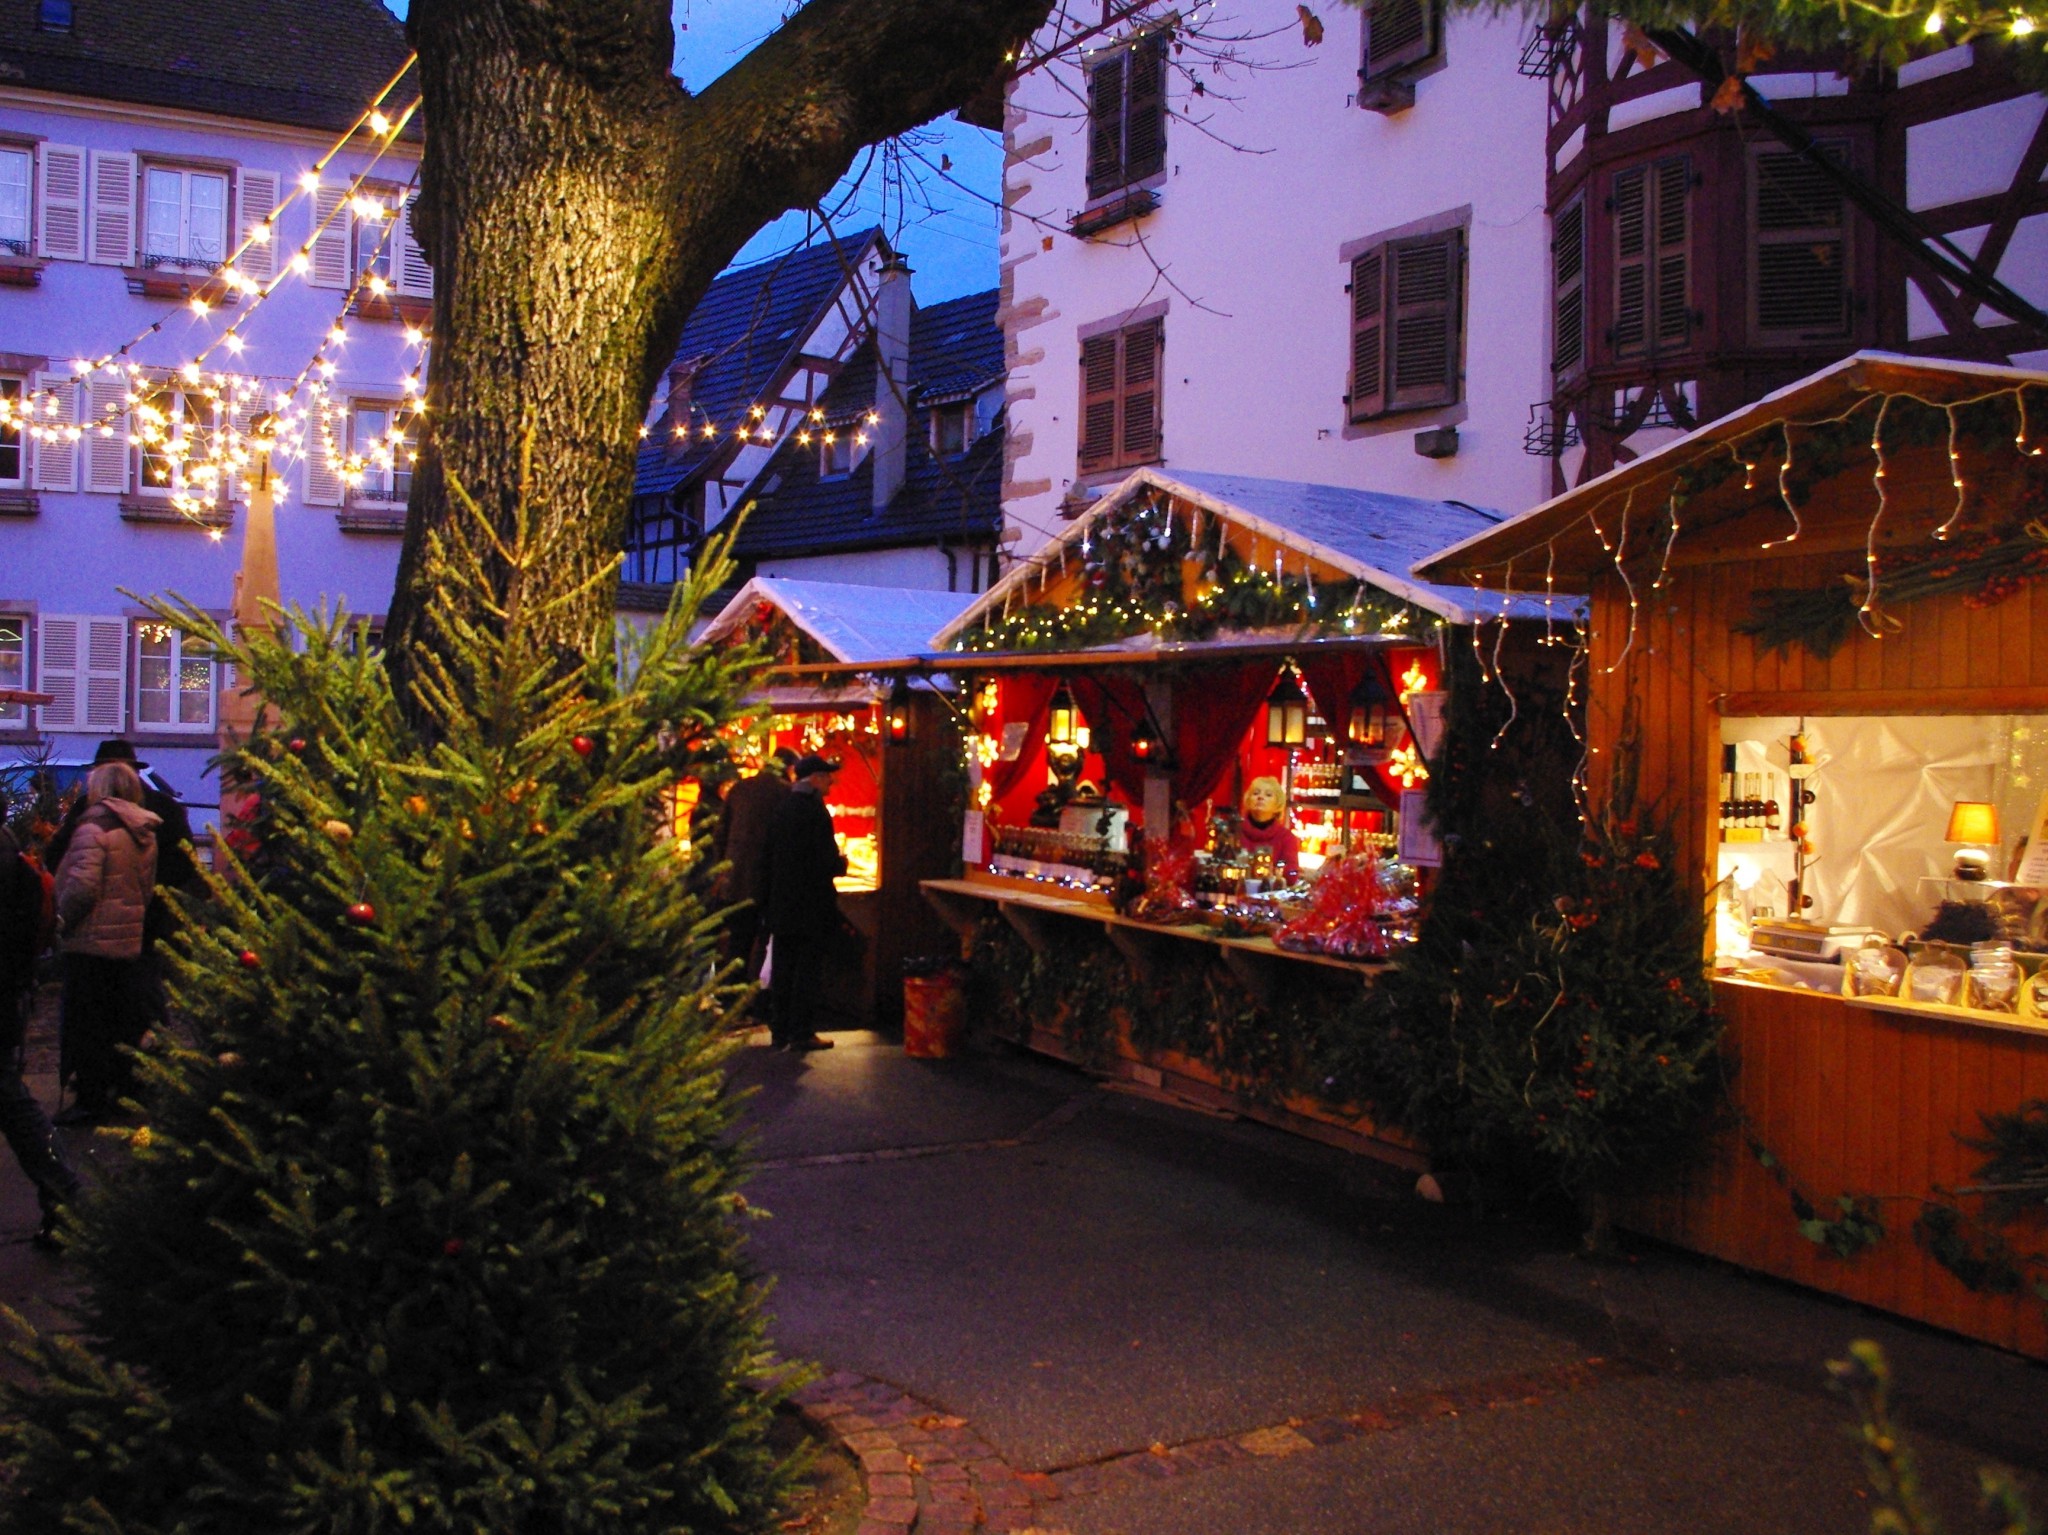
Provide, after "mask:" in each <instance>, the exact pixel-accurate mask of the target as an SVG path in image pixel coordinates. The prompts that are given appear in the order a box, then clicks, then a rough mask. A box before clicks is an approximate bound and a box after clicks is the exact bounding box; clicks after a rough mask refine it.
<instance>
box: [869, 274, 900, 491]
mask: <svg viewBox="0 0 2048 1535" xmlns="http://www.w3.org/2000/svg"><path fill="white" fill-rule="evenodd" d="M909 399H910V264H909V263H908V262H907V261H905V260H904V259H903V258H902V257H901V256H898V255H891V256H890V257H889V259H888V260H886V261H884V262H883V263H882V271H881V280H880V281H879V282H878V283H877V284H876V287H875V425H874V428H873V432H872V435H871V436H870V437H869V439H868V457H869V461H870V462H871V463H872V464H873V465H874V475H875V500H874V507H875V511H876V513H877V514H880V513H882V512H885V511H887V510H888V509H889V503H890V502H891V501H894V500H895V499H896V492H897V491H899V490H901V489H902V488H903V470H904V460H905V458H906V456H907V454H908V451H909V447H910V412H909V409H908V408H907V407H908V402H909Z"/></svg>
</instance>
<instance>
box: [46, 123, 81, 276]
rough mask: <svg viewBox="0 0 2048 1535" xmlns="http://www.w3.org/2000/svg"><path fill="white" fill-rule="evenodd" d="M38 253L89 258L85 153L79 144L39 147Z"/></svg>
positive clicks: (67, 258) (69, 258)
mask: <svg viewBox="0 0 2048 1535" xmlns="http://www.w3.org/2000/svg"><path fill="white" fill-rule="evenodd" d="M36 254H37V255H40V256H46V257H48V258H49V259H50V260H52V261H83V260H84V259H85V151H84V150H83V149H80V148H79V147H78V146H77V145H75V144H39V145H37V146H36Z"/></svg>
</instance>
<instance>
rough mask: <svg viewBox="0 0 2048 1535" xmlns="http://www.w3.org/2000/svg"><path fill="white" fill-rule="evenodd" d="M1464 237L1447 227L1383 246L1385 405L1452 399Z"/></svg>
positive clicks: (1420, 405)
mask: <svg viewBox="0 0 2048 1535" xmlns="http://www.w3.org/2000/svg"><path fill="white" fill-rule="evenodd" d="M1464 250H1465V241H1464V235H1463V232H1462V231H1459V230H1455V229H1454V230H1449V231H1447V232H1446V233H1444V234H1440V235H1428V236H1425V237H1423V238H1421V239H1415V240H1399V241H1396V242H1394V243H1393V244H1392V245H1390V246H1389V247H1388V248H1387V258H1388V262H1389V267H1390V271H1389V282H1388V289H1389V292H1388V299H1387V309H1388V320H1389V324H1388V327H1387V329H1388V342H1387V374H1388V379H1387V409H1389V410H1419V409H1421V408H1423V407H1425V406H1430V405H1448V404H1450V403H1451V402H1452V401H1454V400H1456V399H1457V398H1458V355H1459V351H1460V347H1459V340H1460V337H1459V329H1460V326H1459V321H1460V317H1461V313H1462V310H1463V307H1464V306H1463V303H1462V294H1461V292H1460V289H1461V287H1462V281H1461V280H1462V278H1463V276H1464V265H1465V261H1464Z"/></svg>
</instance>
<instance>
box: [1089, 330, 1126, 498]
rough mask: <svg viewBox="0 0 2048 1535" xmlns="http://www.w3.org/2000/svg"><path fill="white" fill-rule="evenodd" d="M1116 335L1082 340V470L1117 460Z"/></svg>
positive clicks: (1111, 333) (1110, 334) (1106, 465)
mask: <svg viewBox="0 0 2048 1535" xmlns="http://www.w3.org/2000/svg"><path fill="white" fill-rule="evenodd" d="M1117 361H1118V359H1117V336H1116V332H1114V331H1112V332H1110V333H1109V334H1108V335H1106V336H1090V337H1089V338H1088V339H1087V340H1086V341H1084V342H1082V343H1081V460H1080V462H1081V472H1082V473H1083V474H1086V473H1088V472H1089V471H1090V470H1092V469H1107V468H1109V467H1110V466H1111V465H1113V464H1114V463H1115V462H1116V426H1117V420H1116V418H1117Z"/></svg>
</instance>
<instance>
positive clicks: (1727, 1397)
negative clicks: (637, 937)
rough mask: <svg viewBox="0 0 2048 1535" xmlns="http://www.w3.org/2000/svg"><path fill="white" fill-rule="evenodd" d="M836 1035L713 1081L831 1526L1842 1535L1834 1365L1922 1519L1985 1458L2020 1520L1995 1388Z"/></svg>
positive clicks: (1095, 1106) (1765, 1285) (1632, 1272)
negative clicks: (726, 1080) (1884, 1391)
mask: <svg viewBox="0 0 2048 1535" xmlns="http://www.w3.org/2000/svg"><path fill="white" fill-rule="evenodd" d="M837 1041H838V1045H839V1048H838V1049H836V1050H833V1051H831V1052H828V1053H826V1054H822V1055H816V1056H811V1057H806V1058H792V1057H789V1056H785V1055H780V1054H771V1053H770V1052H768V1051H766V1050H760V1049H755V1050H749V1051H747V1052H745V1053H744V1055H743V1056H742V1058H741V1059H740V1061H739V1062H738V1064H737V1066H736V1068H735V1071H736V1075H737V1077H738V1078H739V1080H740V1081H741V1082H742V1083H743V1084H744V1085H745V1086H747V1087H748V1088H750V1089H751V1090H752V1092H753V1097H752V1100H751V1103H750V1107H749V1110H748V1116H749V1134H750V1138H751V1142H752V1149H753V1151H754V1155H755V1166H756V1175H755V1179H754V1183H753V1186H752V1189H751V1191H750V1198H752V1199H754V1200H755V1201H756V1202H757V1203H758V1204H760V1205H761V1206H763V1207H765V1209H766V1210H768V1211H769V1212H771V1215H772V1217H773V1218H771V1219H769V1220H767V1221H764V1222H763V1223H762V1224H761V1225H760V1226H759V1227H757V1228H755V1234H754V1236H753V1238H752V1241H753V1251H754V1254H755V1257H756V1260H757V1261H758V1262H759V1263H760V1264H761V1265H762V1267H763V1269H764V1270H765V1271H766V1272H767V1273H768V1274H769V1275H770V1276H772V1277H773V1279H774V1281H775V1285H776V1289H775V1292H774V1297H773V1301H772V1306H773V1309H774V1311H775V1313H776V1317H775V1327H774V1332H775V1337H776V1339H777V1342H778V1344H779V1345H780V1347H781V1348H782V1349H783V1350H784V1351H785V1352H786V1353H787V1354H789V1355H790V1356H793V1357H798V1358H806V1359H809V1360H812V1361H815V1362H816V1363H817V1364H818V1365H819V1367H820V1368H821V1369H823V1370H826V1371H829V1372H832V1373H828V1374H826V1375H825V1376H824V1378H823V1379H822V1380H820V1381H819V1382H818V1383H817V1384H815V1385H814V1386H812V1387H811V1388H809V1389H808V1390H807V1391H806V1392H805V1393H804V1395H803V1397H802V1401H803V1404H804V1405H805V1407H806V1409H807V1410H808V1411H809V1412H811V1413H812V1415H813V1416H814V1418H816V1419H817V1420H818V1421H819V1422H820V1423H822V1424H824V1425H826V1426H827V1427H828V1428H829V1429H830V1430H832V1431H834V1432H836V1433H838V1434H840V1435H841V1436H842V1437H843V1438H844V1439H845V1441H846V1443H847V1444H848V1446H849V1447H850V1448H851V1449H852V1450H853V1451H854V1453H855V1454H856V1455H857V1456H858V1457H859V1458H860V1461H861V1464H862V1466H863V1469H864V1471H865V1473H866V1475H867V1477H868V1489H869V1493H870V1500H871V1501H870V1504H869V1507H868V1512H867V1520H866V1523H865V1524H864V1525H863V1527H862V1535H912V1532H914V1535H952V1532H966V1531H971V1530H976V1529H980V1530H986V1531H992V1532H1015V1531H1033V1532H1040V1535H1050V1532H1062V1535H1211V1532H1213V1535H1268V1532H1270V1535H1295V1532H1302V1531H1332V1532H1347V1535H1348V1532H1353V1531H1357V1532H1372V1535H1405V1532H1410V1531H1413V1532H1416V1535H1448V1532H1463V1531H1471V1532H1474V1535H1478V1532H1488V1535H1493V1532H1499V1531H1533V1532H1540V1535H1562V1532H1571V1535H1593V1532H1607V1531H1612V1532H1615V1535H1623V1532H1626V1535H1661V1532H1667V1531H1668V1532H1670V1535H1681V1532H1683V1535H1701V1532H1726V1535H1756V1532H1761V1531H1770V1532H1773V1535H1781V1532H1782V1535H1793V1532H1806V1531H1812V1532H1814V1535H1821V1532H1839V1535H1857V1532H1861V1531H1863V1530H1867V1529H1868V1528H1869V1520H1870V1508H1871V1502H1870V1499H1869V1495H1868V1492H1867V1490H1866V1487H1865V1484H1864V1481H1863V1476H1862V1471H1861V1467H1860V1465H1859V1462H1858V1460H1857V1456H1856V1452H1855V1448H1854V1445H1853V1443H1852V1441H1851V1439H1850V1437H1849V1432H1848V1425H1847V1421H1846V1419H1845V1416H1844V1412H1843V1407H1842V1404H1841V1403H1840V1402H1839V1401H1837V1400H1836V1399H1835V1398H1833V1397H1832V1396H1831V1395H1830V1394H1829V1393H1828V1391H1827V1390H1826V1388H1825V1385H1824V1367H1825V1362H1826V1360H1827V1359H1829V1358H1831V1357H1838V1356H1839V1355H1840V1353H1841V1352H1842V1349H1843V1348H1844V1346H1845V1345H1846V1344H1847V1343H1848V1342H1849V1341H1850V1340H1851V1339H1852V1338H1857V1337H1874V1338H1876V1339H1878V1340H1879V1341H1880V1342H1882V1343H1883V1344H1884V1345H1885V1347H1886V1348H1887V1350H1888V1351H1889V1352H1890V1354H1891V1355H1892V1358H1893V1362H1894V1365H1895V1367H1896V1369H1897V1371H1898V1374H1899V1376H1900V1379H1901V1383H1902V1399H1903V1406H1902V1411H1903V1415H1904V1417H1905V1419H1906V1421H1907V1423H1908V1426H1909V1428H1910V1429H1911V1431H1912V1434H1913V1438H1914V1443H1915V1445H1916V1447H1917V1448H1918V1450H1919V1452H1920V1455H1921V1459H1922V1462H1923V1467H1924V1470H1925V1472H1926V1476H1927V1480H1928V1482H1929V1484H1930V1486H1931V1487H1932V1488H1933V1490H1934V1491H1935V1493H1936V1494H1937V1495H1938V1496H1940V1497H1942V1498H1943V1499H1945V1500H1946V1502H1947V1505H1948V1507H1949V1508H1950V1509H1951V1510H1952V1511H1953V1512H1952V1513H1951V1515H1950V1519H1951V1524H1952V1527H1956V1528H1968V1527H1970V1524H1969V1521H1970V1517H1971V1512H1972V1510H1973V1506H1974V1501H1975V1471H1976V1468H1977V1467H1978V1466H1979V1465H1981V1464H1984V1463H1987V1462H1992V1461H1998V1462H2003V1463H2005V1464H2009V1465H2016V1466H2018V1467H2020V1468H2021V1469H2022V1470H2023V1471H2026V1472H2030V1473H2032V1475H2033V1477H2034V1480H2035V1482H2036V1485H2037V1487H2039V1488H2040V1489H2041V1490H2042V1491H2043V1493H2044V1494H2048V1475H2043V1473H2048V1432H2044V1430H2043V1429H2042V1426H2041V1425H2042V1424H2043V1423H2048V1369H2043V1368H2042V1367H2040V1366H2037V1365H2034V1364H2031V1363H2029V1362H2027V1361H2024V1360H2020V1359H2017V1358H2014V1357H2013V1356H2010V1355H2005V1354H2000V1353H1997V1352H1995V1351H1992V1350H1988V1349H1984V1348H1981V1347H1978V1346H1976V1345H1973V1344H1969V1343H1966V1342H1963V1341H1961V1340H1958V1339H1954V1338H1949V1337H1946V1336H1942V1335H1939V1334H1935V1333H1932V1332H1929V1331H1927V1330H1924V1329H1918V1328H1914V1327H1910V1326H1906V1325H1903V1324H1899V1323H1895V1322H1892V1321H1890V1320H1888V1319H1885V1318H1882V1317H1879V1316H1877V1315H1875V1314H1873V1313H1870V1312H1867V1311H1864V1310H1861V1309H1860V1308H1857V1307H1853V1306H1849V1305H1845V1304H1841V1303H1837V1302H1834V1301H1831V1300H1829V1299H1827V1298H1825V1297H1821V1296H1816V1295H1812V1294H1809V1293H1807V1292H1803V1291H1798V1290H1794V1289H1792V1288H1790V1287H1787V1286H1783V1285H1779V1284H1775V1283H1772V1282H1768V1281H1764V1280H1760V1279H1756V1278H1753V1277H1750V1276H1745V1275H1742V1274H1739V1273H1737V1272H1735V1271H1733V1270H1730V1269H1728V1268H1725V1267H1723V1266H1720V1265H1716V1264H1712V1263H1707V1262H1704V1261H1701V1260H1697V1259H1694V1258H1691V1257H1688V1256H1686V1255H1684V1254H1679V1253H1673V1252H1669V1251H1665V1250H1660V1249H1655V1248H1646V1249H1644V1250H1642V1251H1640V1252H1638V1253H1636V1254H1634V1255H1633V1258H1632V1261H1628V1262H1623V1263H1618V1264H1598V1265H1595V1264H1587V1263H1584V1262H1582V1261H1580V1260H1578V1259H1577V1258H1576V1257H1574V1256H1573V1255H1572V1253H1571V1251H1570V1243H1569V1240H1568V1239H1567V1238H1565V1237H1561V1236H1560V1235H1559V1234H1558V1233H1555V1232H1549V1231H1544V1230H1537V1229H1531V1228H1529V1227H1527V1226H1524V1225H1519V1224H1516V1223H1514V1222H1508V1221H1500V1220H1495V1221H1480V1220H1477V1219H1476V1218H1474V1217H1472V1216H1471V1215H1469V1214H1467V1213H1465V1212H1461V1211H1455V1210H1445V1209H1442V1208H1439V1207H1435V1206H1428V1205H1425V1204H1423V1203H1422V1202H1420V1201H1418V1200H1416V1199H1415V1198H1414V1197H1413V1195H1412V1192H1411V1191H1410V1188H1409V1180H1408V1179H1407V1178H1405V1177H1394V1176H1391V1175H1389V1174H1387V1173H1384V1172H1382V1171H1381V1170H1380V1169H1378V1168H1376V1167H1375V1166H1373V1165H1370V1164H1361V1163H1359V1162H1358V1161H1357V1160H1356V1159H1351V1158H1346V1157H1344V1156H1343V1155H1341V1154H1338V1153H1334V1152H1329V1151H1327V1150H1326V1149H1325V1148H1321V1147H1315V1146H1310V1145H1307V1144H1304V1143H1300V1142H1295V1141H1292V1140H1290V1139H1288V1138H1286V1137H1283V1136H1280V1135H1278V1134H1276V1133H1274V1132H1270V1131H1266V1130H1264V1129H1262V1128H1260V1127H1256V1126H1251V1125H1247V1124H1241V1123H1232V1122H1229V1121H1227V1120H1225V1119H1222V1118H1219V1117H1218V1116H1216V1115H1214V1114H1210V1113H1197V1112H1192V1111H1188V1110H1183V1109H1180V1108H1177V1107H1174V1106H1170V1105H1163V1104H1160V1103H1157V1102H1148V1101H1145V1100H1144V1099H1142V1098H1138V1097H1133V1096H1130V1095H1126V1094H1122V1093H1119V1092H1116V1091H1112V1090H1109V1089H1107V1088H1104V1087H1102V1086H1099V1085H1096V1084H1093V1083H1091V1082H1090V1081H1089V1080H1088V1079H1086V1078H1085V1077H1082V1076H1080V1075H1078V1074H1075V1073H1070V1072H1067V1071H1065V1070H1062V1069H1055V1068H1052V1067H1050V1066H1047V1065H1045V1064H1043V1063H1038V1062H1033V1061H1030V1060H1024V1059H1014V1058H1012V1059H987V1060H968V1061H957V1062H943V1063H928V1062H915V1061H909V1060H906V1059H905V1058H904V1057H903V1055H902V1052H901V1051H900V1049H897V1048H895V1047H893V1046H891V1045H889V1044H887V1043H886V1042H884V1041H882V1040H880V1039H878V1038H876V1037H875V1036H872V1035H863V1034H858V1033H842V1034H840V1035H838V1036H837ZM1787 1218H1788V1219H1789V1218H1790V1217H1789V1215H1788V1217H1787ZM2042 1501H2044V1502H2048V1497H2044V1499H2043V1500H2042Z"/></svg>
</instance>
